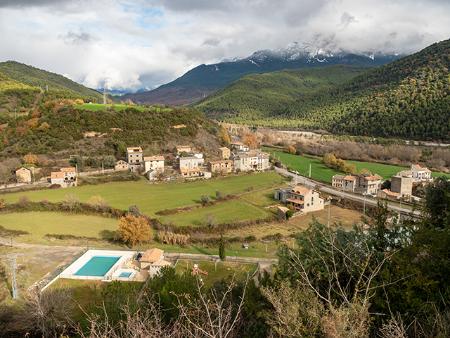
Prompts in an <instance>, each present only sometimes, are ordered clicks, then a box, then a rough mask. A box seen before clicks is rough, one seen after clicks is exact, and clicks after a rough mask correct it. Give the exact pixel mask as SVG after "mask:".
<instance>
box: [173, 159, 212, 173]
mask: <svg viewBox="0 0 450 338" xmlns="http://www.w3.org/2000/svg"><path fill="white" fill-rule="evenodd" d="M204 162H205V160H204V159H203V158H199V157H196V156H186V157H179V158H178V167H179V168H180V171H181V170H182V169H200V168H201V167H202V166H203V163H204Z"/></svg>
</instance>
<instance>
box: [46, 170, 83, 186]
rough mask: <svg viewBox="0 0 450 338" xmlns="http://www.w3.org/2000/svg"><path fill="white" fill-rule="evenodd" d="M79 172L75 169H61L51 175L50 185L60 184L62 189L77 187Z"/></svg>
mask: <svg viewBox="0 0 450 338" xmlns="http://www.w3.org/2000/svg"><path fill="white" fill-rule="evenodd" d="M77 176H78V175H77V171H76V168H74V167H66V168H61V169H60V170H59V171H52V172H51V173H50V183H51V184H58V185H60V186H61V187H62V188H67V187H75V186H77V184H78V179H77Z"/></svg>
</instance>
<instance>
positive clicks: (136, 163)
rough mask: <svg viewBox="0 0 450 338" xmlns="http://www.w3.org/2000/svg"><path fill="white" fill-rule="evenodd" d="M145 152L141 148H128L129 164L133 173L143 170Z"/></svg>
mask: <svg viewBox="0 0 450 338" xmlns="http://www.w3.org/2000/svg"><path fill="white" fill-rule="evenodd" d="M143 157H144V152H143V151H142V148H141V147H129V148H127V162H128V165H129V169H130V170H131V171H138V170H139V169H141V168H142V163H143Z"/></svg>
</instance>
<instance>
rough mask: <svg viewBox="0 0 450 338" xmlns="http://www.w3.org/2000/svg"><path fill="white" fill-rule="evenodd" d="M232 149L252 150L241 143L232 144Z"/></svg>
mask: <svg viewBox="0 0 450 338" xmlns="http://www.w3.org/2000/svg"><path fill="white" fill-rule="evenodd" d="M230 147H231V149H233V150H236V151H249V150H250V148H249V147H248V146H247V145H246V144H244V143H242V142H239V141H236V142H231V143H230Z"/></svg>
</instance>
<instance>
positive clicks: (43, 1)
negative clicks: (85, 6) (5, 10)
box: [0, 0, 76, 7]
mask: <svg viewBox="0 0 450 338" xmlns="http://www.w3.org/2000/svg"><path fill="white" fill-rule="evenodd" d="M65 2H76V1H69V0H0V7H39V6H47V5H60V4H62V3H65Z"/></svg>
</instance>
